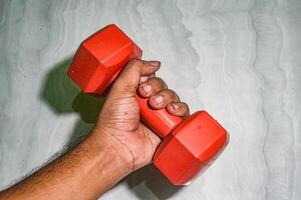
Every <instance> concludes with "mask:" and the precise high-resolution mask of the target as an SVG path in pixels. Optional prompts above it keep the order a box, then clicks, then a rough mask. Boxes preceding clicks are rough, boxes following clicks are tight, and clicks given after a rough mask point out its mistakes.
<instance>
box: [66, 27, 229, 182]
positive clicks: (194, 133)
mask: <svg viewBox="0 0 301 200" xmlns="http://www.w3.org/2000/svg"><path fill="white" fill-rule="evenodd" d="M141 56H142V51H141V49H140V48H139V47H138V46H137V45H136V44H135V43H134V42H133V41H132V40H131V39H130V38H129V37H127V35H125V33H123V32H122V31H121V30H120V29H119V28H118V27H117V26H116V25H114V24H112V25H109V26H106V27H105V28H103V29H101V30H99V31H98V32H96V33H94V34H93V35H91V36H90V37H89V38H87V39H86V40H85V41H83V42H82V43H81V45H80V47H79V49H78V50H77V52H76V54H75V56H74V58H73V61H72V64H71V66H70V68H69V71H68V75H69V76H70V77H71V78H72V80H73V81H74V82H75V83H76V84H77V85H78V86H79V87H80V88H81V89H82V90H83V91H84V92H86V93H90V94H93V95H101V94H102V93H103V92H104V90H105V89H106V88H107V87H108V86H109V85H110V84H111V83H112V82H113V81H114V79H115V78H116V77H117V76H118V74H119V72H120V71H121V70H122V68H123V67H124V66H125V65H126V64H127V62H128V61H129V60H130V59H132V58H141ZM137 100H138V102H139V106H140V112H141V118H142V119H143V122H144V123H145V124H146V125H147V126H148V127H150V128H151V129H153V130H154V131H155V132H156V133H157V134H158V135H159V136H160V137H161V138H162V139H163V141H162V143H161V144H160V146H159V148H158V149H157V151H156V153H155V156H154V159H153V163H154V165H155V166H156V167H157V168H158V169H159V170H160V171H161V172H162V173H163V174H164V175H165V176H166V177H167V178H168V179H169V180H170V181H171V182H172V183H173V184H174V185H184V184H187V183H188V182H189V181H190V180H191V179H192V178H193V177H194V176H195V175H196V174H198V173H199V172H200V171H201V170H203V169H205V168H206V167H207V166H208V165H209V164H210V163H211V162H212V161H213V160H214V159H215V158H216V157H217V155H218V154H219V153H221V151H222V150H223V149H224V147H225V146H226V144H227V141H228V133H227V132H226V130H225V129H224V128H223V127H222V126H221V125H220V124H219V123H218V122H217V121H216V120H214V119H213V118H212V117H211V116H210V115H209V114H208V113H207V112H205V111H198V112H196V113H194V114H192V115H191V116H190V117H188V118H187V119H185V120H183V119H182V118H180V117H177V116H173V115H171V114H169V113H168V112H167V111H166V109H161V110H153V109H151V108H150V107H149V106H148V99H145V98H141V97H139V96H137Z"/></svg>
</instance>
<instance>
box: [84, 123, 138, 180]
mask: <svg viewBox="0 0 301 200" xmlns="http://www.w3.org/2000/svg"><path fill="white" fill-rule="evenodd" d="M86 142H87V143H88V146H89V147H90V148H91V147H92V148H93V149H94V150H93V151H95V152H97V155H96V156H95V158H96V160H97V162H99V163H102V162H103V161H104V160H106V162H107V163H108V165H110V168H108V169H107V170H108V171H110V172H112V173H114V174H117V175H120V176H123V177H124V176H126V175H128V174H130V173H131V172H132V171H134V168H135V166H134V158H133V156H132V155H131V153H130V152H129V151H127V150H125V149H124V147H122V145H120V143H119V142H117V141H115V139H114V138H113V137H109V136H108V134H107V133H103V132H102V131H100V130H98V129H96V128H94V129H93V130H92V132H91V134H90V135H89V137H88V138H87V139H86ZM99 167H100V170H104V169H103V165H102V164H99ZM123 177H122V178H123Z"/></svg>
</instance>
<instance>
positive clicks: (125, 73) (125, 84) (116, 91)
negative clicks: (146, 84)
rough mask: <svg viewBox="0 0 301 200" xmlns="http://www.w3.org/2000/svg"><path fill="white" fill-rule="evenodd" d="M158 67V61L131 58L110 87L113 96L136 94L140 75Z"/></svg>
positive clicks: (147, 74)
mask: <svg viewBox="0 0 301 200" xmlns="http://www.w3.org/2000/svg"><path fill="white" fill-rule="evenodd" d="M159 68H160V62H159V61H144V60H140V59H133V60H131V61H130V62H129V63H128V64H127V65H126V66H125V68H124V69H123V70H122V72H121V73H120V75H119V77H118V78H117V79H116V81H115V83H114V84H113V86H112V88H111V91H110V93H111V95H112V96H114V97H117V98H119V97H133V96H136V93H137V88H138V85H139V81H140V77H141V76H149V75H151V74H153V73H155V72H156V71H157V70H158V69H159Z"/></svg>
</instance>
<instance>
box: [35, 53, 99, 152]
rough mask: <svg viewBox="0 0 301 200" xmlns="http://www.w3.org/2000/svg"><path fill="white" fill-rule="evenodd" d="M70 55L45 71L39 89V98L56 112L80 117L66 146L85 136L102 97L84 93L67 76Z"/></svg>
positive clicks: (92, 122)
mask: <svg viewBox="0 0 301 200" xmlns="http://www.w3.org/2000/svg"><path fill="white" fill-rule="evenodd" d="M71 61H72V57H68V58H67V59H65V60H64V61H62V62H60V63H58V64H57V65H55V66H54V67H52V68H51V70H50V71H49V72H48V73H47V75H46V79H45V82H44V84H43V86H42V88H41V91H40V97H41V99H42V100H43V101H44V102H45V103H46V104H47V105H48V106H49V107H50V109H51V110H53V111H54V112H55V113H56V114H58V115H59V114H66V113H78V114H79V115H80V118H79V119H78V121H77V122H76V124H75V126H74V128H73V130H72V132H71V133H70V134H69V141H68V143H67V144H66V146H67V148H68V147H70V146H74V145H75V144H77V143H79V142H80V141H81V140H82V139H83V138H85V137H86V136H87V135H88V133H89V131H90V129H91V127H92V126H93V125H94V123H95V122H96V120H97V117H98V113H99V111H100V109H101V107H102V105H103V102H104V98H102V97H94V96H91V95H89V94H85V93H83V92H81V91H80V89H79V88H78V87H77V86H76V85H75V83H73V81H72V80H71V79H70V77H69V76H67V71H68V68H69V66H70V64H71Z"/></svg>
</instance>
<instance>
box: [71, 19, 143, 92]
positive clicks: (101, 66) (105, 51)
mask: <svg viewBox="0 0 301 200" xmlns="http://www.w3.org/2000/svg"><path fill="white" fill-rule="evenodd" d="M141 56H142V51H141V49H140V48H139V47H138V46H137V45H136V44H135V43H134V42H133V41H132V40H131V39H130V38H129V37H127V36H126V35H125V34H124V33H123V32H122V31H121V30H120V29H119V28H118V27H117V26H116V25H114V24H111V25H109V26H106V27H104V28H103V29H101V30H99V31H98V32H96V33H94V34H93V35H91V36H90V37H88V38H87V39H86V40H84V41H83V42H82V43H81V45H80V47H79V48H78V50H77V52H76V53H75V56H74V58H73V61H72V64H71V66H70V68H69V70H68V75H69V76H70V77H71V79H72V80H73V81H74V82H75V83H76V84H77V85H78V86H79V87H80V88H81V89H82V90H83V91H84V92H86V93H90V94H95V95H100V94H102V93H103V92H104V90H105V89H106V88H107V87H108V86H109V85H110V84H111V83H112V81H113V80H114V79H115V78H116V76H117V75H118V74H119V72H120V71H121V70H122V68H123V67H124V66H125V64H126V63H127V62H128V61H129V60H130V59H131V58H140V57H141Z"/></svg>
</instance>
